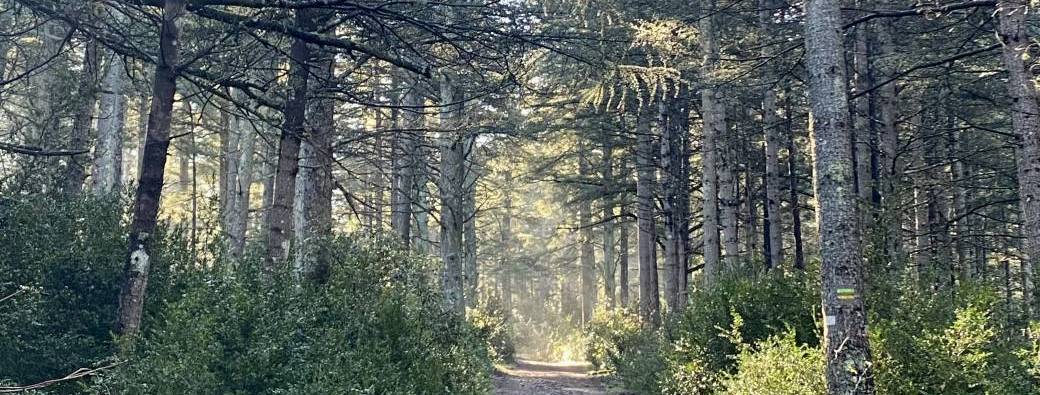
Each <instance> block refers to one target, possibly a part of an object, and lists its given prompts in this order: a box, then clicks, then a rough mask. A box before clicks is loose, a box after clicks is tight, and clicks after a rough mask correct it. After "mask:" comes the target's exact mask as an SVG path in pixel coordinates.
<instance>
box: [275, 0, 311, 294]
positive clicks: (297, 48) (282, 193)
mask: <svg viewBox="0 0 1040 395" xmlns="http://www.w3.org/2000/svg"><path fill="white" fill-rule="evenodd" d="M310 12H311V11H309V10H305V9H300V10H297V11H296V17H295V24H296V26H297V28H298V29H301V30H303V31H311V30H313V23H314V21H313V20H312V18H311V15H310ZM289 57H290V62H289V90H290V93H289V97H288V99H287V100H286V101H285V108H284V110H283V114H284V116H283V121H282V131H281V137H280V138H279V139H278V165H277V168H276V170H275V175H274V191H273V192H274V195H273V200H272V203H271V209H270V211H269V212H268V213H267V232H268V237H267V253H266V255H265V257H264V272H265V273H266V275H268V276H270V275H271V274H272V273H273V272H274V271H275V269H276V267H277V266H276V265H277V263H278V262H280V261H285V260H286V259H287V258H288V253H289V242H290V240H292V239H293V235H292V232H293V197H294V195H295V193H296V175H297V173H298V172H299V169H300V166H299V164H300V163H299V162H300V140H301V138H302V136H303V135H304V133H305V127H304V125H305V124H306V113H307V102H308V100H307V99H308V89H307V84H308V79H309V78H310V74H311V71H312V70H311V68H310V65H309V64H308V62H309V61H310V57H311V50H310V48H308V46H307V42H306V41H303V40H302V39H296V40H294V41H293V44H292V48H290V50H289Z"/></svg>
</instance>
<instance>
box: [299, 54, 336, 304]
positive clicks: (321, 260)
mask: <svg viewBox="0 0 1040 395" xmlns="http://www.w3.org/2000/svg"><path fill="white" fill-rule="evenodd" d="M316 63H317V64H316V67H315V71H316V73H317V74H316V75H317V76H319V78H320V80H319V81H318V82H317V84H327V83H330V82H329V81H330V80H331V79H332V78H333V75H334V74H333V73H334V70H333V64H334V62H333V60H332V56H331V55H330V54H322V58H321V59H319V60H317V62H316ZM319 96H320V95H319ZM335 105H336V103H335V102H334V101H333V99H330V98H325V97H323V98H320V99H316V100H311V102H310V104H309V108H308V110H307V111H308V115H307V124H308V127H307V131H308V132H309V133H307V135H306V136H305V138H303V139H302V141H301V143H300V162H299V163H300V164H299V167H300V169H299V173H297V175H296V192H295V197H294V200H295V202H294V203H293V210H294V212H293V220H294V226H295V229H294V232H293V234H294V236H295V238H296V239H295V242H296V244H295V246H296V248H295V252H296V259H295V260H294V265H295V266H294V269H295V270H294V271H295V273H296V275H297V277H298V278H299V279H307V280H309V281H311V282H314V283H322V282H324V281H325V279H326V278H327V277H328V272H329V269H330V266H331V262H330V260H331V257H330V256H329V255H328V251H327V250H326V249H325V247H324V246H323V245H322V244H323V242H324V241H325V240H326V239H328V238H329V237H330V236H332V185H333V179H332V163H333V158H332V139H333V134H334V133H335V132H336V125H335V118H334V111H335Z"/></svg>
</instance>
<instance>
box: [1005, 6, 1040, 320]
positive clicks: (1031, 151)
mask: <svg viewBox="0 0 1040 395" xmlns="http://www.w3.org/2000/svg"><path fill="white" fill-rule="evenodd" d="M1027 6H1028V4H1027V1H1026V0H1004V1H1000V2H998V4H997V7H998V8H999V11H998V20H999V28H998V31H999V36H1000V40H1001V42H1002V43H1003V44H1004V46H1003V54H1004V66H1005V67H1006V68H1007V70H1008V95H1009V96H1011V100H1012V101H1011V103H1012V104H1011V123H1012V125H1013V127H1014V129H1015V134H1017V135H1018V136H1019V141H1020V142H1021V143H1022V145H1021V146H1020V148H1019V149H1018V152H1017V156H1018V196H1019V198H1018V202H1019V203H1018V204H1019V208H1020V210H1021V212H1022V214H1021V215H1022V228H1021V229H1022V230H1021V232H1022V236H1023V243H1022V245H1023V247H1024V248H1023V252H1024V258H1023V260H1022V295H1023V301H1022V306H1023V312H1024V313H1025V316H1026V317H1027V318H1028V317H1032V311H1033V310H1035V308H1036V306H1035V303H1036V295H1035V292H1036V291H1035V289H1034V287H1033V263H1034V262H1036V261H1037V260H1038V259H1040V105H1038V104H1037V93H1036V85H1035V83H1034V81H1033V74H1032V71H1030V70H1029V69H1027V68H1026V65H1025V63H1024V59H1025V58H1026V54H1027V53H1028V50H1029V47H1030V45H1031V43H1032V41H1031V39H1030V37H1029V33H1028V30H1027V27H1026V15H1028V9H1027V8H1026V7H1027Z"/></svg>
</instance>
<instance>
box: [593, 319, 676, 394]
mask: <svg viewBox="0 0 1040 395" xmlns="http://www.w3.org/2000/svg"><path fill="white" fill-rule="evenodd" d="M585 339H586V352H585V355H586V359H587V360H588V361H589V362H590V363H592V364H593V366H595V367H596V368H598V369H601V370H603V371H605V372H606V373H608V374H611V375H613V376H614V377H616V378H618V379H619V380H620V381H621V383H622V384H623V386H624V387H625V389H627V390H630V391H635V392H636V393H641V394H651V393H659V392H660V391H661V382H662V379H663V378H664V376H665V368H666V367H667V365H666V361H665V358H664V353H662V350H661V347H662V346H663V343H662V340H661V335H660V333H659V332H658V331H655V330H652V329H649V328H646V327H644V326H643V324H642V322H640V320H639V317H638V316H637V315H635V314H633V313H631V312H628V311H625V310H614V311H603V310H600V311H597V312H596V313H595V314H594V315H593V319H592V321H590V322H589V324H588V325H587V326H586V330H585Z"/></svg>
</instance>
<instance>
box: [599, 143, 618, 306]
mask: <svg viewBox="0 0 1040 395" xmlns="http://www.w3.org/2000/svg"><path fill="white" fill-rule="evenodd" d="M602 166H603V167H602V168H601V169H600V171H601V173H602V175H603V220H602V222H603V267H602V270H603V288H604V291H605V292H604V293H605V294H606V296H607V303H608V307H609V308H610V309H611V310H613V309H614V308H615V307H616V305H617V301H616V299H615V290H616V289H617V284H616V277H614V276H615V272H616V271H617V264H616V262H615V255H614V249H615V248H616V247H615V243H614V235H615V233H616V228H617V221H616V220H615V218H614V206H615V205H616V204H615V200H614V192H615V191H614V190H615V188H616V187H615V185H614V142H613V141H611V139H610V137H609V136H606V137H604V141H603V162H602Z"/></svg>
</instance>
